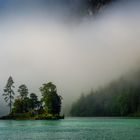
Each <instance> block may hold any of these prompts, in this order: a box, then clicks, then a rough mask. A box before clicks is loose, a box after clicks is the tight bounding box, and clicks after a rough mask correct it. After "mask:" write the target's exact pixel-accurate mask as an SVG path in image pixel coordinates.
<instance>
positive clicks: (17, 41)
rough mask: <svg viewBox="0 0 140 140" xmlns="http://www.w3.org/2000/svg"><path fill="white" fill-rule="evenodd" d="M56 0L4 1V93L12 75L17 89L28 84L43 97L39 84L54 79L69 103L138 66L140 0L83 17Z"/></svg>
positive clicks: (0, 12) (0, 80)
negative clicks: (49, 1)
mask: <svg viewBox="0 0 140 140" xmlns="http://www.w3.org/2000/svg"><path fill="white" fill-rule="evenodd" d="M47 2H48V1H47ZM53 2H55V1H53ZM53 2H52V3H51V4H49V3H45V1H43V0H41V1H40V2H39V1H37V0H36V1H34V2H33V1H32V0H31V1H30V3H29V1H27V0H26V1H24V2H23V0H20V1H18V0H15V1H14V2H10V0H5V1H4V0H0V91H1V93H2V92H3V88H4V86H5V84H6V81H7V79H8V77H9V76H10V75H11V76H12V77H13V79H14V81H15V85H16V89H15V91H16V90H17V87H18V86H19V85H20V84H26V85H27V86H28V88H29V91H30V92H36V93H37V94H38V95H40V93H39V90H38V88H39V87H40V86H41V85H42V84H43V83H45V82H49V81H52V82H54V83H55V84H56V85H57V88H58V92H59V94H60V95H62V96H63V98H64V101H63V102H64V105H66V104H69V102H71V101H74V99H77V98H78V96H79V95H80V94H81V93H82V92H86V91H89V90H90V89H91V88H97V87H99V86H103V85H105V84H106V83H108V82H110V81H111V80H113V79H116V78H118V77H120V76H121V75H123V74H125V73H126V72H129V71H131V70H133V69H136V68H137V67H138V65H139V64H140V63H139V61H140V55H139V54H140V26H139V25H140V9H139V6H140V4H139V3H138V2H136V1H135V0H134V1H133V2H131V3H130V2H128V1H124V2H123V3H115V4H113V5H110V6H109V7H108V8H106V9H105V10H104V11H102V13H100V15H98V16H96V17H93V18H89V17H79V18H80V19H78V20H75V18H74V15H73V13H74V12H72V10H71V9H73V4H67V3H63V4H62V3H58V4H54V3H53ZM77 5H78V4H77ZM78 6H79V5H78ZM76 18H78V17H76ZM1 99H2V97H1ZM1 104H3V101H1ZM2 109H3V107H1V108H0V113H1V112H2Z"/></svg>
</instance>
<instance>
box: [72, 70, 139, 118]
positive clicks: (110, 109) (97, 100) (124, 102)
mask: <svg viewBox="0 0 140 140" xmlns="http://www.w3.org/2000/svg"><path fill="white" fill-rule="evenodd" d="M134 77H135V78H134ZM134 77H133V78H132V77H131V78H132V79H129V78H125V77H124V78H120V79H119V80H116V81H113V82H111V83H110V84H109V85H107V86H105V87H102V88H100V89H98V90H96V91H93V90H92V91H91V92H90V93H89V94H88V95H84V94H82V95H81V97H80V98H79V99H78V101H76V102H75V103H74V104H73V105H72V108H71V112H70V113H71V115H72V116H82V117H85V116H140V72H138V73H137V74H136V75H135V76H134Z"/></svg>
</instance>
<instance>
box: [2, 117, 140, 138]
mask: <svg viewBox="0 0 140 140" xmlns="http://www.w3.org/2000/svg"><path fill="white" fill-rule="evenodd" d="M55 139H56V140H57V139H58V140H140V119H121V118H66V119H64V120H56V121H46V120H41V121H40V120H39V121H3V120H0V140H55Z"/></svg>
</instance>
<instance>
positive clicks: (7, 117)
mask: <svg viewBox="0 0 140 140" xmlns="http://www.w3.org/2000/svg"><path fill="white" fill-rule="evenodd" d="M64 118H65V117H64V115H54V116H53V115H51V116H34V117H25V116H14V115H7V116H1V117H0V120H60V119H64Z"/></svg>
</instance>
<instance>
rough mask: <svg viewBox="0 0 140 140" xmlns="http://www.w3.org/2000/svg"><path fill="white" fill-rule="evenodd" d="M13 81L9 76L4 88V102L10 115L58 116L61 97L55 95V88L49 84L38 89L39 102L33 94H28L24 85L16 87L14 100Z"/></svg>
mask: <svg viewBox="0 0 140 140" xmlns="http://www.w3.org/2000/svg"><path fill="white" fill-rule="evenodd" d="M13 84H14V81H13V79H12V77H11V76H10V77H9V79H8V81H7V84H6V86H5V88H4V94H3V96H4V100H5V101H6V102H7V103H8V106H9V107H10V114H23V113H29V112H30V113H33V114H43V113H46V114H52V115H59V114H60V111H61V100H62V97H61V96H60V95H58V94H57V89H56V86H55V85H54V84H53V83H51V82H49V83H45V84H43V85H42V87H40V91H41V94H42V98H41V99H40V100H39V99H38V96H37V95H36V94H35V93H30V94H29V91H28V88H27V86H26V85H25V84H22V85H20V86H19V87H18V90H17V92H18V96H17V97H16V98H15V99H14V95H15V92H14V86H13Z"/></svg>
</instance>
